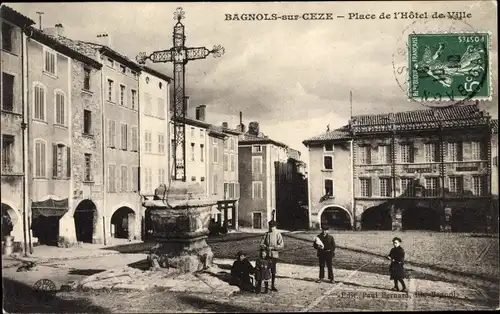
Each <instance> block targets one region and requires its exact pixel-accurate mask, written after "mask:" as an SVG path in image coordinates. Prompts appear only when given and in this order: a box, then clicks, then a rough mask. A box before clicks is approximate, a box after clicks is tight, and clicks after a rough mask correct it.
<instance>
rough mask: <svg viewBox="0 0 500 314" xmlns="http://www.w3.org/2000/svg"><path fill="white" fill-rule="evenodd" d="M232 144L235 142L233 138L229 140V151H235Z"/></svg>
mask: <svg viewBox="0 0 500 314" xmlns="http://www.w3.org/2000/svg"><path fill="white" fill-rule="evenodd" d="M234 142H235V140H234V137H231V138H230V139H229V149H231V150H234V149H235V143H234Z"/></svg>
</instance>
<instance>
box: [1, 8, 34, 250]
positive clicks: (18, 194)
mask: <svg viewBox="0 0 500 314" xmlns="http://www.w3.org/2000/svg"><path fill="white" fill-rule="evenodd" d="M1 22H2V49H1V56H2V77H1V84H0V85H1V87H2V108H1V123H2V133H1V134H2V143H1V145H2V169H1V184H2V192H1V198H2V201H1V206H2V241H3V240H4V236H9V235H10V236H13V237H14V241H15V243H18V244H20V243H27V242H28V240H27V237H26V238H25V237H24V236H25V233H24V232H23V230H26V232H27V230H28V228H27V226H26V225H27V220H26V219H25V218H26V215H23V213H25V214H28V213H29V203H28V202H29V198H30V197H29V194H28V182H27V179H28V177H27V175H26V174H27V171H28V169H27V160H28V154H27V153H28V151H29V150H28V149H27V147H28V134H27V133H28V132H27V128H26V127H27V124H28V120H27V110H28V108H27V104H28V99H27V91H28V84H27V81H26V77H27V63H26V61H27V57H26V34H25V33H24V32H23V30H24V29H25V28H26V27H29V26H30V25H33V24H34V23H35V22H33V21H32V20H31V19H29V18H28V17H26V16H24V15H22V14H21V13H19V12H17V11H15V10H13V9H11V8H10V7H7V6H5V5H2V8H1ZM25 148H26V149H25ZM23 219H25V220H24V223H23ZM23 228H25V229H23ZM16 249H18V248H16Z"/></svg>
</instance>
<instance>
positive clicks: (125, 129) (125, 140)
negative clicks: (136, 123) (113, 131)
mask: <svg viewBox="0 0 500 314" xmlns="http://www.w3.org/2000/svg"><path fill="white" fill-rule="evenodd" d="M120 135H121V147H122V149H123V150H127V144H128V126H127V125H126V124H123V123H122V125H121V132H120Z"/></svg>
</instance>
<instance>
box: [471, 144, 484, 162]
mask: <svg viewBox="0 0 500 314" xmlns="http://www.w3.org/2000/svg"><path fill="white" fill-rule="evenodd" d="M470 145H471V147H470V148H471V160H481V159H482V158H481V157H482V154H481V153H482V152H481V142H471V143H470Z"/></svg>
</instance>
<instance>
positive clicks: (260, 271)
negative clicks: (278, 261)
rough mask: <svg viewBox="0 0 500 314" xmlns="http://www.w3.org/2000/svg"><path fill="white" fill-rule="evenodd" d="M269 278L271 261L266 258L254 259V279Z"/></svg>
mask: <svg viewBox="0 0 500 314" xmlns="http://www.w3.org/2000/svg"><path fill="white" fill-rule="evenodd" d="M269 279H271V261H270V260H269V259H268V258H259V259H257V261H255V280H257V281H262V280H269Z"/></svg>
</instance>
